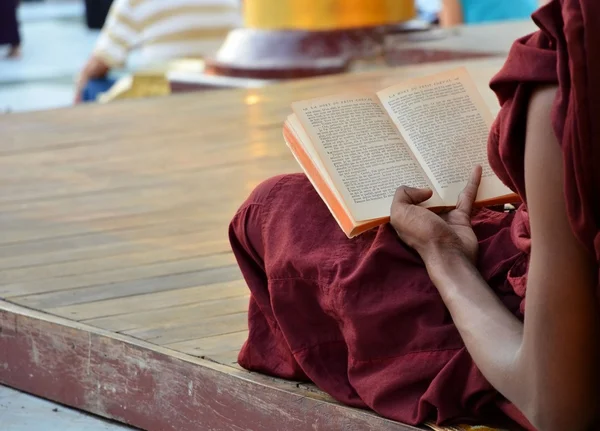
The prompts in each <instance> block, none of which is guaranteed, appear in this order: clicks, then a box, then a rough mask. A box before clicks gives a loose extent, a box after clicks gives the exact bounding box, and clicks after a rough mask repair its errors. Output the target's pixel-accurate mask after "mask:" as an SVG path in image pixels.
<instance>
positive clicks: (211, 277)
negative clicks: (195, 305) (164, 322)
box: [11, 265, 241, 310]
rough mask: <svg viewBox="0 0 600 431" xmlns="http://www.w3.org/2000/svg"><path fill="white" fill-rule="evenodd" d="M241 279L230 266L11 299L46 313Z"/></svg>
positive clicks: (235, 267) (238, 271)
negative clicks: (109, 300) (86, 304)
mask: <svg viewBox="0 0 600 431" xmlns="http://www.w3.org/2000/svg"><path fill="white" fill-rule="evenodd" d="M240 278H241V273H240V270H239V268H238V267H237V265H228V266H222V267H218V268H210V269H206V270H201V271H189V272H182V273H179V274H165V275H163V276H160V277H155V278H140V279H136V280H132V281H126V282H122V283H110V284H100V285H96V286H91V287H82V288H79V289H67V290H60V291H52V292H47V293H39V294H36V295H31V296H23V297H14V298H12V299H11V302H14V303H17V304H21V305H24V306H27V307H31V308H37V309H41V310H43V309H46V308H57V307H64V306H67V305H74V304H84V303H88V302H93V301H102V300H105V299H115V298H126V297H128V296H133V295H139V294H142V293H150V292H164V291H168V290H175V289H181V288H183V287H193V286H198V285H203V284H214V283H219V282H226V281H232V280H238V279H240Z"/></svg>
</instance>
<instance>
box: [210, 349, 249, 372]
mask: <svg viewBox="0 0 600 431" xmlns="http://www.w3.org/2000/svg"><path fill="white" fill-rule="evenodd" d="M239 353H240V349H235V350H230V351H229V352H222V353H218V354H210V355H207V356H205V358H204V359H206V360H209V361H213V362H216V363H217V364H223V365H227V366H229V367H234V368H237V369H239V370H243V368H242V367H240V366H239V365H238V363H237V360H238V354H239Z"/></svg>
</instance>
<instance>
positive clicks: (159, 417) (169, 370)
mask: <svg viewBox="0 0 600 431" xmlns="http://www.w3.org/2000/svg"><path fill="white" fill-rule="evenodd" d="M0 383H1V384H4V385H7V386H10V387H13V388H15V389H18V390H21V391H24V392H27V393H30V394H34V395H37V396H40V397H43V398H47V399H50V400H52V401H56V402H59V403H61V404H64V405H67V406H71V407H75V408H77V409H80V410H84V411H87V412H90V413H93V414H96V415H99V416H103V417H106V418H109V419H114V420H117V421H119V422H122V423H127V424H130V425H133V426H135V427H139V428H141V429H144V430H148V431H167V430H173V431H196V430H198V429H206V430H242V429H243V430H257V431H273V430H281V429H285V430H286V431H296V430H298V431H300V430H307V429H312V430H332V429H344V430H351V431H352V430H361V431H363V430H373V431H375V430H379V431H388V430H389V431H410V430H417V428H414V427H410V426H407V425H402V424H399V423H397V422H393V421H390V420H387V419H384V418H382V417H379V416H377V415H375V414H373V413H371V412H368V411H363V410H357V409H351V408H348V407H345V406H342V405H339V404H337V403H335V402H332V401H330V400H328V399H324V398H323V397H321V396H320V395H319V394H317V393H312V392H310V391H308V390H305V389H303V388H302V386H298V385H296V384H294V383H292V382H286V381H283V380H278V379H272V378H269V377H268V376H262V375H259V374H255V373H249V372H244V371H242V370H238V369H235V368H232V367H227V366H225V365H221V364H217V363H214V362H211V361H209V360H204V359H200V358H196V357H193V356H189V355H185V354H181V353H178V352H175V351H172V350H169V349H165V348H162V347H160V346H156V345H153V344H150V343H146V342H143V341H140V340H137V339H135V338H132V337H128V336H123V335H120V334H115V333H111V332H108V331H104V330H101V329H97V328H94V327H91V326H88V325H84V324H80V323H77V322H73V321H70V320H67V319H64V318H60V317H56V316H52V315H49V314H46V313H42V312H39V311H35V310H31V309H28V308H25V307H21V306H18V305H15V304H12V303H9V302H6V301H0ZM200 427H201V428H200Z"/></svg>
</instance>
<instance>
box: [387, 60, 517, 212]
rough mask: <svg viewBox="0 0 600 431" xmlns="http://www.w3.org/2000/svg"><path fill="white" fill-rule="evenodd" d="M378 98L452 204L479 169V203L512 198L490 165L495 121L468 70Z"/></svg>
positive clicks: (408, 85) (404, 85) (409, 85)
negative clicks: (489, 154)
mask: <svg viewBox="0 0 600 431" xmlns="http://www.w3.org/2000/svg"><path fill="white" fill-rule="evenodd" d="M378 96H379V97H380V99H381V101H382V103H383V106H384V107H385V109H386V110H387V111H388V112H389V113H390V115H391V116H392V119H393V121H394V123H395V124H396V126H397V127H398V129H399V130H400V132H401V133H402V135H403V136H404V137H405V138H406V140H407V142H408V145H409V146H410V147H411V149H412V151H413V152H414V153H415V156H416V158H417V159H418V160H419V162H420V163H421V165H422V166H423V168H424V170H425V172H426V173H427V175H428V176H429V178H430V179H431V181H432V183H433V185H434V187H435V189H436V190H437V192H438V193H439V194H440V196H441V197H442V199H443V200H444V201H445V203H446V204H447V205H454V204H455V203H456V200H457V197H458V195H459V193H460V192H461V191H462V189H463V188H464V186H465V185H466V183H467V181H468V179H469V176H470V174H471V172H472V170H473V168H474V167H475V166H476V165H481V166H482V168H483V178H482V183H481V187H480V191H479V195H478V198H477V200H485V199H489V198H492V197H497V196H501V195H505V194H511V193H512V192H510V190H508V189H507V188H506V187H505V186H504V185H503V184H502V182H501V181H500V180H499V179H498V178H497V177H496V175H495V174H494V172H493V171H492V169H491V168H490V166H489V163H488V158H487V140H488V134H489V130H490V127H491V124H492V121H493V118H492V114H491V112H490V110H489V109H488V107H487V106H486V104H485V102H484V100H483V98H482V97H481V95H480V94H479V92H478V91H477V89H476V87H475V84H474V83H473V81H472V80H471V78H470V76H469V75H468V73H467V71H466V70H465V69H458V70H453V71H449V72H445V73H442V74H438V75H435V76H432V77H425V78H419V79H415V80H411V81H408V82H405V83H402V84H400V85H397V86H394V87H390V88H388V89H386V90H383V91H381V92H379V93H378Z"/></svg>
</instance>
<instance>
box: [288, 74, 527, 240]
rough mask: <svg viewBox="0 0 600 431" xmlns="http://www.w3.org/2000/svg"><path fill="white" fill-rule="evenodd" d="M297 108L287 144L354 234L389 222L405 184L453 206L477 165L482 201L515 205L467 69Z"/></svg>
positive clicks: (434, 205)
mask: <svg viewBox="0 0 600 431" xmlns="http://www.w3.org/2000/svg"><path fill="white" fill-rule="evenodd" d="M292 108H293V111H294V114H293V115H290V116H289V117H288V119H287V121H286V123H285V127H284V137H285V140H286V142H287V144H288V146H289V147H290V149H291V151H292V153H293V154H294V156H295V157H296V160H297V161H298V163H299V164H300V166H301V167H302V169H303V170H304V172H305V173H306V175H307V176H308V178H309V179H310V181H311V182H312V184H313V186H314V187H315V189H316V190H317V192H318V193H319V195H320V196H321V198H322V199H323V200H324V201H325V203H326V204H327V206H328V208H329V210H330V211H331V213H332V214H333V216H334V217H335V219H336V220H337V222H338V224H339V225H340V227H341V228H342V230H343V231H344V232H345V233H346V235H347V236H348V237H353V236H356V235H359V234H361V233H363V232H365V231H366V230H368V229H370V228H373V227H375V226H378V225H380V224H383V223H386V222H388V221H389V216H390V207H391V204H392V200H393V197H394V193H395V191H396V189H397V188H398V187H399V186H401V185H405V186H411V187H428V188H430V189H432V190H433V192H434V194H433V197H432V198H431V199H429V200H428V201H427V202H425V203H423V204H422V205H423V206H425V207H427V208H431V209H435V210H443V209H445V208H452V207H454V206H456V203H457V200H458V195H459V194H460V192H461V191H462V189H463V188H464V187H465V185H466V183H467V181H468V179H469V176H470V174H471V172H472V170H473V168H474V167H475V166H476V165H481V166H482V168H483V178H482V182H481V187H480V189H479V194H478V196H477V202H476V204H477V205H479V206H485V205H499V204H503V203H511V202H517V201H518V197H517V196H516V195H515V194H514V193H513V192H512V191H511V190H510V189H508V188H507V187H506V186H504V184H502V182H501V181H500V179H499V178H498V177H497V176H496V175H495V174H494V173H493V171H492V170H491V168H490V166H489V164H488V161H487V138H488V133H489V129H490V126H491V123H492V121H493V118H492V114H491V112H490V111H489V109H488V108H487V106H486V105H485V102H484V101H483V98H482V97H481V95H480V94H479V92H478V91H477V89H476V87H475V84H474V83H473V81H472V79H471V78H470V76H469V74H468V72H467V71H466V69H457V70H452V71H449V72H445V73H441V74H438V75H434V76H429V77H424V78H418V79H413V80H409V81H406V82H404V83H402V84H399V85H395V86H393V87H390V88H387V89H385V90H382V91H380V92H378V93H377V94H356V93H355V94H352V93H348V94H341V95H337V96H331V97H325V98H321V99H315V100H308V101H304V102H297V103H294V104H293V105H292Z"/></svg>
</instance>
